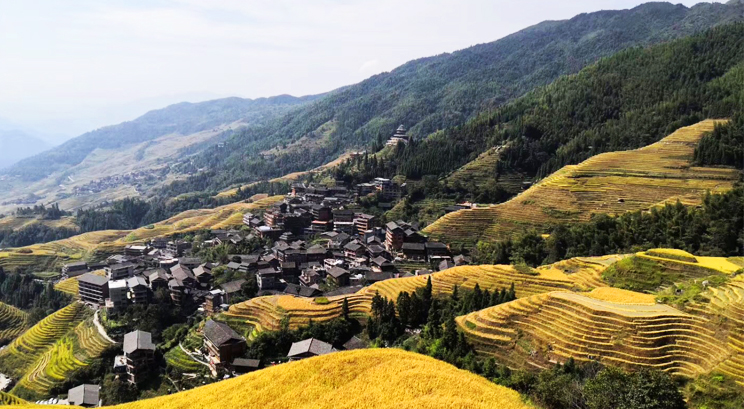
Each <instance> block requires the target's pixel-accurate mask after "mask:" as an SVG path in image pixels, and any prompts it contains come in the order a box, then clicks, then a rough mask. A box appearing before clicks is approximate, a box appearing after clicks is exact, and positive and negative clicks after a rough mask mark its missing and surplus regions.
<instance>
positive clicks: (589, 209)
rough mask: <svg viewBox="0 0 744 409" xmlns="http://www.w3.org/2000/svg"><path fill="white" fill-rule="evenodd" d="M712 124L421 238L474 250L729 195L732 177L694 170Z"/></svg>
mask: <svg viewBox="0 0 744 409" xmlns="http://www.w3.org/2000/svg"><path fill="white" fill-rule="evenodd" d="M716 123H717V122H716V121H714V120H706V121H702V122H700V123H698V124H695V125H692V126H688V127H685V128H681V129H679V130H677V131H676V132H674V133H672V134H671V135H669V136H667V137H666V138H664V139H662V140H661V141H659V142H656V143H654V144H652V145H649V146H647V147H644V148H640V149H636V150H632V151H621V152H611V153H603V154H600V155H597V156H594V157H592V158H590V159H588V160H586V161H584V162H582V163H580V164H578V165H569V166H565V167H564V168H563V169H561V170H559V171H558V172H555V173H554V174H552V175H550V176H548V177H546V178H545V179H543V180H541V181H540V182H538V183H536V184H535V185H534V186H531V187H530V188H529V189H528V190H526V191H525V192H523V193H521V194H519V195H518V196H516V197H514V198H513V199H511V200H509V201H507V202H505V203H502V204H499V205H494V206H490V207H487V208H478V209H467V210H460V211H457V212H453V213H449V214H447V215H445V216H444V217H442V218H440V219H439V220H437V221H436V222H434V223H433V224H431V225H429V226H427V227H426V228H425V229H424V231H425V232H426V233H428V234H429V235H430V236H431V237H434V238H436V239H438V240H441V241H444V242H448V243H460V242H466V243H470V244H472V243H474V242H476V241H478V240H487V241H495V240H499V239H504V238H507V237H509V236H510V235H512V234H514V233H516V232H520V231H523V230H525V229H529V228H536V229H538V230H544V229H546V228H547V227H548V226H550V225H553V224H555V223H575V222H582V221H587V220H589V219H590V218H591V217H592V215H594V214H621V213H624V212H628V211H635V210H644V209H649V208H650V207H653V206H655V205H657V204H660V203H664V202H674V201H676V200H680V201H682V202H683V203H684V204H689V205H696V204H699V203H700V201H701V198H702V196H703V194H705V193H706V192H721V191H725V190H728V189H731V187H732V186H733V183H734V182H735V181H737V180H738V178H739V172H738V171H736V170H735V169H727V168H710V167H697V166H694V165H693V163H692V160H693V153H694V150H695V146H696V145H697V143H698V142H699V141H700V138H702V136H703V135H704V134H705V133H707V132H710V131H712V130H713V127H714V125H715V124H716Z"/></svg>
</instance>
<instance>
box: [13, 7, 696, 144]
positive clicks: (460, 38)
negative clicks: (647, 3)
mask: <svg viewBox="0 0 744 409" xmlns="http://www.w3.org/2000/svg"><path fill="white" fill-rule="evenodd" d="M641 3H643V1H640V0H592V1H589V0H581V1H572V2H558V1H549V0H519V1H517V0H442V1H437V0H412V1H407V0H370V1H361V0H359V1H340V0H337V1H333V0H319V1H315V0H314V1H309V0H304V1H300V0H297V1H284V0H271V1H246V0H203V1H196V0H160V1H137V0H120V1H116V0H113V1H100V0H98V1H86V0H80V1H69V0H59V1H52V0H49V1H37V0H0V118H1V119H3V120H6V124H5V125H3V121H2V120H0V125H2V126H6V127H7V126H9V125H7V121H11V122H15V123H17V124H22V125H25V126H31V127H35V128H37V129H39V130H43V131H45V132H54V133H61V134H67V135H71V136H72V135H76V134H79V133H82V132H84V131H87V130H90V129H93V128H96V127H99V126H103V125H107V124H112V123H117V122H121V121H123V120H127V119H132V118H134V117H136V116H138V115H140V114H142V113H144V112H145V111H147V110H149V109H153V108H158V107H162V106H164V105H167V104H169V103H174V102H178V101H182V100H189V101H199V100H205V99H212V98H216V97H223V96H232V95H236V96H241V97H250V98H255V97H262V96H271V95H277V94H284V93H287V94H293V95H305V94H314V93H320V92H324V91H329V90H332V89H334V88H337V87H339V86H342V85H347V84H352V83H355V82H358V81H360V80H362V79H364V78H367V77H369V76H371V75H373V74H377V73H379V72H383V71H389V70H391V69H393V68H395V67H396V66H398V65H400V64H402V63H404V62H406V61H408V60H411V59H415V58H419V57H425V56H430V55H435V54H439V53H443V52H450V51H455V50H458V49H461V48H465V47H468V46H471V45H474V44H478V43H484V42H489V41H493V40H496V39H498V38H500V37H503V36H505V35H507V34H510V33H512V32H515V31H518V30H520V29H522V28H525V27H527V26H530V25H532V24H536V23H538V22H540V21H543V20H557V19H566V18H570V17H572V16H574V15H576V14H579V13H582V12H591V11H596V10H601V9H623V8H630V7H633V6H636V5H638V4H641ZM682 3H683V4H685V5H688V6H690V5H692V4H694V3H697V2H696V1H682Z"/></svg>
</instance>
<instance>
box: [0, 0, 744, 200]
mask: <svg viewBox="0 0 744 409" xmlns="http://www.w3.org/2000/svg"><path fill="white" fill-rule="evenodd" d="M742 20H744V3H742V2H741V1H733V2H729V3H728V4H721V3H701V4H698V5H696V6H694V7H690V8H688V7H685V6H683V5H679V4H678V5H673V4H670V3H647V4H643V5H641V6H638V7H635V8H633V9H630V10H616V11H600V12H596V13H589V14H580V15H578V16H576V17H574V18H572V19H570V20H563V21H546V22H543V23H540V24H537V25H535V26H532V27H529V28H526V29H524V30H522V31H519V32H517V33H515V34H512V35H510V36H507V37H505V38H503V39H500V40H498V41H494V42H491V43H486V44H480V45H476V46H474V47H470V48H467V49H464V50H460V51H457V52H454V53H448V54H441V55H438V56H434V57H428V58H422V59H418V60H414V61H411V62H408V63H406V64H404V65H402V66H401V67H398V68H396V69H395V70H393V71H392V72H389V73H383V74H379V75H375V76H373V77H371V78H369V79H367V80H365V81H362V82H361V83H358V84H355V85H351V86H347V87H343V88H340V89H338V90H335V91H332V92H329V93H328V94H324V95H320V96H310V97H303V98H295V97H291V96H278V97H272V98H264V99H256V100H246V99H240V98H226V99H220V100H215V101H209V102H203V103H199V104H190V103H182V104H176V105H172V106H169V107H167V108H164V109H162V110H157V111H152V112H149V113H147V114H145V115H143V116H142V117H140V118H137V119H136V120H133V121H130V122H125V123H122V124H119V125H114V126H109V127H105V128H101V129H98V130H95V131H92V132H88V133H86V134H84V135H81V136H79V137H77V138H74V139H72V140H70V141H68V142H66V143H64V144H62V145H60V146H58V147H55V148H53V149H51V150H49V151H47V152H44V153H42V154H40V155H36V156H34V157H32V158H28V159H25V160H22V161H20V162H19V163H17V164H15V165H13V166H11V167H10V168H8V169H5V170H3V171H0V199H3V200H6V201H7V200H8V199H11V200H9V201H10V202H13V201H14V200H16V199H17V198H19V197H25V196H26V195H28V194H29V193H31V192H34V193H35V194H38V193H39V192H40V191H41V192H42V193H43V192H47V193H46V194H44V195H43V196H41V197H42V199H40V200H41V201H43V200H49V201H53V200H57V199H64V198H69V197H70V196H69V195H70V183H77V184H79V182H80V180H81V179H84V180H85V181H87V182H90V183H93V182H95V178H94V176H96V175H99V174H100V173H101V172H100V170H101V169H103V168H102V165H101V164H102V163H103V162H105V161H106V160H109V161H113V160H114V159H117V158H118V157H122V158H125V159H126V165H123V164H122V165H117V166H118V167H117V166H114V167H113V168H110V167H109V168H106V169H104V170H105V171H106V172H107V174H108V175H113V170H112V169H114V170H115V169H121V171H122V172H124V171H126V172H131V171H132V170H133V169H142V168H146V167H153V166H155V165H156V164H157V165H158V166H168V167H170V169H171V173H168V175H169V176H168V177H170V178H178V179H179V180H181V182H180V183H179V184H178V186H177V187H174V188H172V189H165V190H163V191H161V192H160V193H159V194H161V195H163V194H165V195H172V196H175V195H178V194H183V193H191V192H194V191H205V190H206V191H216V190H219V189H222V188H224V187H226V186H229V185H233V184H235V183H240V182H245V181H251V180H260V179H265V178H270V177H275V176H280V175H283V174H286V173H290V172H294V171H301V170H306V169H309V168H314V167H316V166H318V165H321V164H323V163H326V162H329V161H331V160H333V159H335V158H337V157H338V156H339V155H341V154H342V153H343V152H345V151H347V150H349V149H359V148H369V147H371V146H372V145H373V144H374V143H375V142H376V141H382V140H384V139H386V138H387V137H388V136H389V134H390V133H391V132H392V131H393V130H394V129H395V127H397V125H399V124H401V123H402V124H405V125H406V126H407V127H408V128H409V130H410V131H409V132H410V134H412V135H413V136H414V137H417V138H419V139H420V138H424V137H426V136H427V135H430V134H432V133H433V132H436V131H437V130H443V129H451V128H453V127H457V126H460V125H462V124H464V123H465V122H466V121H467V120H468V119H470V118H472V117H473V116H474V115H475V114H478V113H479V112H482V111H484V110H488V109H492V108H494V107H497V106H501V105H503V104H504V103H505V102H508V101H512V100H514V99H516V98H518V97H520V96H522V95H524V94H526V93H528V92H530V91H531V90H533V89H535V88H537V87H540V86H544V85H547V84H549V83H551V82H553V81H554V80H555V79H557V78H558V77H560V76H562V75H565V74H572V73H576V72H578V71H579V70H581V69H582V68H584V67H586V66H587V65H589V64H592V63H594V62H596V61H597V60H599V59H600V58H602V57H606V56H609V55H612V54H615V53H616V52H618V51H620V50H622V49H625V48H628V47H637V46H647V45H651V44H655V43H659V42H664V41H667V40H671V39H675V38H680V37H685V36H688V35H690V34H694V33H697V32H700V31H702V30H706V29H708V28H711V27H714V26H718V25H721V24H726V23H731V22H735V21H742ZM207 131H213V132H212V133H210V134H208V135H207V134H206V132H207ZM197 134H198V136H195V137H193V138H191V139H189V138H184V136H187V135H197ZM179 135H180V136H179ZM164 138H166V139H167V138H170V139H167V143H166V139H164ZM216 142H224V143H225V144H227V145H226V146H227V147H228V149H223V150H215V149H217V148H216V146H217V144H216ZM160 151H163V152H165V153H158V152H160ZM166 151H167V152H166ZM119 159H121V158H119ZM122 160H123V159H122ZM148 160H149V162H148ZM140 162H141V163H140ZM186 169H188V172H187V171H186ZM193 172H199V175H198V176H197V177H194V178H193V180H194V183H191V182H190V181H191V180H192V178H186V179H185V181H184V178H183V176H184V175H186V174H187V173H193ZM112 177H113V176H112ZM166 179H167V178H163V184H165V183H166V182H167V180H166ZM59 185H63V187H59ZM98 185H100V184H98ZM88 186H89V185H88V184H86V185H85V189H88ZM45 189H46V190H45ZM102 189H106V186H103V187H102ZM142 189H143V187H142V186H139V187H137V189H136V190H132V191H130V192H129V193H127V194H137V193H138V192H142ZM109 190H110V189H109ZM86 191H87V190H86ZM90 191H91V192H94V191H96V190H95V189H92V190H90ZM78 194H79V193H78ZM119 194H121V193H119ZM111 197H113V196H111ZM79 204H80V203H71V205H79ZM1 210H2V209H1V208H0V211H1Z"/></svg>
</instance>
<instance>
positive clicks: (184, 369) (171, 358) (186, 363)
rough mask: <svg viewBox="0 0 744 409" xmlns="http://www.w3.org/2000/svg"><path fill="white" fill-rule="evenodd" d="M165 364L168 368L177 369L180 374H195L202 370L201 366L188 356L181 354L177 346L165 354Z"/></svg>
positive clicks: (181, 351)
mask: <svg viewBox="0 0 744 409" xmlns="http://www.w3.org/2000/svg"><path fill="white" fill-rule="evenodd" d="M165 362H166V363H167V364H168V365H169V366H171V367H173V368H176V369H178V371H180V372H181V373H191V372H196V371H198V370H199V369H200V368H204V366H203V365H202V364H200V363H198V362H196V361H194V360H193V359H192V358H191V357H190V356H188V354H186V353H185V352H183V350H182V349H181V347H179V346H175V347H173V348H171V350H170V351H168V352H166V353H165Z"/></svg>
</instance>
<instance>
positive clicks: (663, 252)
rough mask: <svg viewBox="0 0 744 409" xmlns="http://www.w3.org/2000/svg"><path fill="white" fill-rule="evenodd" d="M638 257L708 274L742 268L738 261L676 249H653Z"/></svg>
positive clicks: (724, 272) (723, 272) (727, 272)
mask: <svg viewBox="0 0 744 409" xmlns="http://www.w3.org/2000/svg"><path fill="white" fill-rule="evenodd" d="M636 256H638V257H641V258H644V259H648V260H656V261H659V262H663V263H665V264H669V262H672V263H676V264H678V265H681V266H687V267H689V268H691V269H694V270H700V271H703V272H707V273H711V272H714V273H722V274H731V273H734V272H736V271H738V270H740V269H741V268H742V267H741V266H740V265H739V264H738V263H737V262H736V260H731V259H730V258H726V257H703V256H693V255H692V254H690V253H687V252H686V251H682V250H675V249H651V250H648V251H645V252H640V253H637V254H636Z"/></svg>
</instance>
